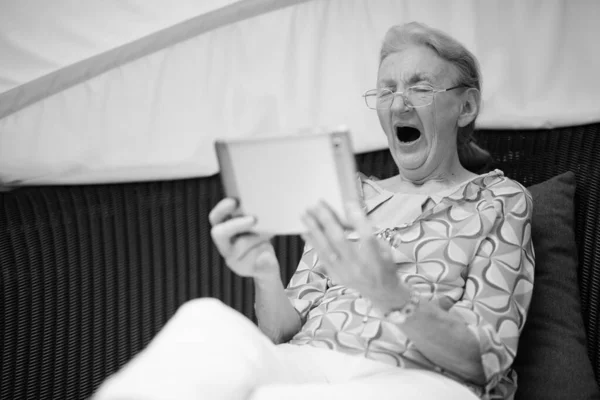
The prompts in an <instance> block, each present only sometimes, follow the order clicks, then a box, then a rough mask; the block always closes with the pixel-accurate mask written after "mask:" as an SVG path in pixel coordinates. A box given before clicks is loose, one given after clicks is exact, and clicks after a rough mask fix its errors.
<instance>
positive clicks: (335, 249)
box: [302, 202, 410, 312]
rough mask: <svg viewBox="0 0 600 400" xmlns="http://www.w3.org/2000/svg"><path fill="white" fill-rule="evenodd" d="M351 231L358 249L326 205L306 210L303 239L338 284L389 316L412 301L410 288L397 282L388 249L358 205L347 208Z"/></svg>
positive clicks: (320, 204) (394, 266)
mask: <svg viewBox="0 0 600 400" xmlns="http://www.w3.org/2000/svg"><path fill="white" fill-rule="evenodd" d="M348 219H349V221H348V222H349V225H350V226H349V228H350V229H353V230H354V231H355V232H356V233H357V234H358V236H359V238H358V246H357V245H356V243H352V242H350V241H349V240H348V239H347V238H346V232H345V230H346V229H345V227H344V226H343V224H342V223H341V222H340V219H339V218H338V216H337V215H336V214H335V212H334V211H333V210H332V209H331V208H330V207H329V206H328V205H327V204H326V203H324V202H320V203H319V204H317V205H316V206H314V207H312V208H310V209H308V210H307V212H306V214H305V215H304V216H303V217H302V221H303V222H304V225H305V226H306V228H307V232H306V233H305V234H304V235H303V237H304V239H305V240H306V241H308V242H309V243H310V244H311V245H312V246H313V247H314V248H315V250H316V251H317V253H318V255H319V258H320V259H321V260H322V261H323V262H324V263H325V265H326V269H327V273H328V274H329V276H330V277H331V278H332V279H333V280H334V281H335V282H337V283H340V284H342V285H344V286H347V287H350V288H353V289H356V290H358V291H359V292H360V294H361V295H363V296H364V297H367V298H369V299H370V300H371V302H372V303H373V304H374V305H375V306H378V307H379V308H380V309H382V311H384V312H386V311H388V310H389V309H391V308H394V307H400V306H402V305H403V304H405V303H406V302H407V301H408V300H409V298H410V291H409V288H408V287H407V286H406V285H405V284H404V283H402V282H401V281H400V280H399V279H398V275H397V274H396V271H397V266H396V264H395V263H394V261H393V259H392V253H391V249H390V247H389V245H387V244H386V243H384V242H383V241H382V240H381V239H379V238H377V237H376V236H375V235H374V234H373V233H374V229H373V227H372V226H371V224H370V223H369V221H368V220H367V218H366V216H365V215H364V213H363V212H362V210H361V209H360V207H359V206H358V205H357V204H350V205H348Z"/></svg>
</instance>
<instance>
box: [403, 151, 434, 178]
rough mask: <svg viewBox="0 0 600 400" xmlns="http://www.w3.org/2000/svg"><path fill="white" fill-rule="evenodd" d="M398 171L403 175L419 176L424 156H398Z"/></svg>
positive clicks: (423, 163) (425, 158) (424, 159)
mask: <svg viewBox="0 0 600 400" xmlns="http://www.w3.org/2000/svg"><path fill="white" fill-rule="evenodd" d="M397 160H398V169H399V170H400V172H402V173H403V174H411V175H415V174H416V175H419V174H420V173H421V172H422V169H423V166H424V165H425V161H426V160H427V155H426V154H419V153H417V154H414V153H413V154H398V158H397Z"/></svg>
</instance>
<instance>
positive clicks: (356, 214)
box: [346, 202, 374, 237]
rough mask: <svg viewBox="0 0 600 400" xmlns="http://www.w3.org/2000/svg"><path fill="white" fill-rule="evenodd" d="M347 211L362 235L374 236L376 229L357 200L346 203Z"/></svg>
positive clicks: (350, 219)
mask: <svg viewBox="0 0 600 400" xmlns="http://www.w3.org/2000/svg"><path fill="white" fill-rule="evenodd" d="M346 212H347V213H348V220H349V221H350V223H351V224H352V226H353V227H354V229H355V230H356V232H357V233H358V234H359V236H362V237H368V236H372V235H373V232H374V229H373V226H371V223H370V222H369V220H368V219H367V216H366V215H365V213H364V211H363V210H362V209H361V208H360V205H359V204H358V203H356V202H350V203H348V204H347V205H346Z"/></svg>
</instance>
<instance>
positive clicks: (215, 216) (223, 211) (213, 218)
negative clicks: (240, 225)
mask: <svg viewBox="0 0 600 400" xmlns="http://www.w3.org/2000/svg"><path fill="white" fill-rule="evenodd" d="M238 207H239V200H238V199H234V198H232V197H226V198H224V199H223V200H221V201H219V202H218V203H217V205H216V206H215V207H214V208H213V209H212V210H211V211H210V213H209V214H208V220H209V221H210V224H211V225H212V226H215V225H217V224H220V223H221V222H225V221H226V220H228V219H229V218H231V217H232V216H233V213H234V212H235V211H236V210H237V209H238Z"/></svg>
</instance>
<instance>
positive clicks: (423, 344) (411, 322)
mask: <svg viewBox="0 0 600 400" xmlns="http://www.w3.org/2000/svg"><path fill="white" fill-rule="evenodd" d="M401 328H402V331H403V332H404V333H405V334H406V336H407V337H408V338H409V339H410V340H411V341H412V342H413V343H414V345H415V346H416V347H417V348H418V349H419V351H420V352H421V353H423V355H424V356H425V357H427V358H428V359H429V360H431V361H432V362H434V363H435V364H437V365H439V366H440V367H442V368H443V369H445V370H447V371H450V372H452V373H454V374H455V375H458V376H459V377H461V378H463V379H465V380H467V381H469V382H472V383H475V384H478V385H481V386H483V385H484V384H485V381H486V378H485V374H484V371H483V365H482V363H481V351H480V346H479V342H478V340H477V338H476V337H475V335H474V334H473V333H472V332H471V331H470V330H469V329H468V327H467V324H466V323H465V322H464V321H463V320H462V319H460V318H459V317H456V316H453V315H451V314H450V313H448V312H447V311H446V310H443V309H442V308H440V307H439V306H438V305H436V304H433V303H429V302H428V303H425V304H422V305H421V306H420V308H419V311H417V312H416V313H415V314H413V315H412V316H411V317H410V318H409V319H407V320H406V321H405V322H404V323H403V324H402V326H401Z"/></svg>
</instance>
